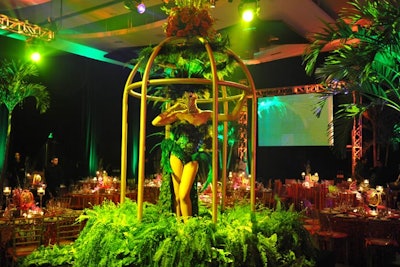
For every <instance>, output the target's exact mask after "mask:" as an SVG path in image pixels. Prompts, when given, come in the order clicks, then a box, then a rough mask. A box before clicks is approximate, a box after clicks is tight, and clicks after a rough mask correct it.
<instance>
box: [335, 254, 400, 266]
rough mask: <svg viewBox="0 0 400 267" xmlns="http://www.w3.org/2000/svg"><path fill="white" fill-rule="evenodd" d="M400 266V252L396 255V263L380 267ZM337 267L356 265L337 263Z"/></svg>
mask: <svg viewBox="0 0 400 267" xmlns="http://www.w3.org/2000/svg"><path fill="white" fill-rule="evenodd" d="M399 266H400V254H399V252H398V253H397V254H396V259H395V261H393V262H391V263H390V264H388V265H385V266H379V267H399ZM335 267H355V266H354V265H346V264H342V263H336V264H335ZM377 267H378V266H377Z"/></svg>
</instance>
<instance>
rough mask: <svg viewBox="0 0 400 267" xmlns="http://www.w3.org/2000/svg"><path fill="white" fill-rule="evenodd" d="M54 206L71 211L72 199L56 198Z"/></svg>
mask: <svg viewBox="0 0 400 267" xmlns="http://www.w3.org/2000/svg"><path fill="white" fill-rule="evenodd" d="M54 204H55V205H56V206H57V207H60V208H64V209H69V208H70V207H71V197H56V198H54Z"/></svg>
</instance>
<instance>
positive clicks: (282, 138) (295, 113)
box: [258, 94, 333, 146]
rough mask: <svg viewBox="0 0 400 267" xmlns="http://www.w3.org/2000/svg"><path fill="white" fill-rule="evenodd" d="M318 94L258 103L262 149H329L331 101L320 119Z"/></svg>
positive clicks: (268, 99) (270, 99)
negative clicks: (285, 147)
mask: <svg viewBox="0 0 400 267" xmlns="http://www.w3.org/2000/svg"><path fill="white" fill-rule="evenodd" d="M317 102H318V95H317V94H298V95H287V96H273V97H262V98H259V99H258V145H259V146H329V145H331V142H330V140H329V137H328V134H327V130H328V125H329V122H331V120H332V116H333V114H332V112H333V108H332V107H333V101H332V98H330V99H329V100H328V101H327V104H326V105H325V106H324V108H323V110H322V112H321V116H320V117H319V118H318V117H316V115H315V114H314V113H313V110H314V107H315V105H316V103H317Z"/></svg>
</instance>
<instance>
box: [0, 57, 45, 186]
mask: <svg viewBox="0 0 400 267" xmlns="http://www.w3.org/2000/svg"><path fill="white" fill-rule="evenodd" d="M38 75H39V71H38V69H37V66H36V65H35V64H33V63H32V62H29V61H14V60H7V59H4V60H3V61H2V62H1V65H0V107H1V106H2V105H4V106H5V108H6V109H7V112H8V114H7V134H6V141H5V149H3V150H0V151H4V154H3V155H0V157H3V158H4V160H3V164H1V165H0V169H1V176H0V186H2V185H3V183H4V179H5V174H6V171H7V159H8V153H9V149H10V136H11V122H12V113H13V111H14V109H15V108H16V107H17V105H18V104H22V103H23V101H24V99H26V98H29V97H33V98H35V100H36V108H37V109H38V110H39V111H40V112H41V113H43V112H45V111H46V110H47V109H48V108H49V105H50V96H49V93H48V91H47V88H46V87H45V86H44V85H42V84H39V83H35V82H32V81H31V78H33V77H36V76H38Z"/></svg>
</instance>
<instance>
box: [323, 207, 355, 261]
mask: <svg viewBox="0 0 400 267" xmlns="http://www.w3.org/2000/svg"><path fill="white" fill-rule="evenodd" d="M319 219H320V230H319V231H317V233H316V234H317V236H318V247H319V249H320V250H322V251H330V252H333V253H335V258H336V261H337V262H343V263H344V264H348V261H349V249H348V247H349V245H348V237H349V235H348V234H347V233H345V232H342V231H340V230H338V229H335V226H334V222H332V218H331V216H330V215H328V214H324V213H320V216H319Z"/></svg>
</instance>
